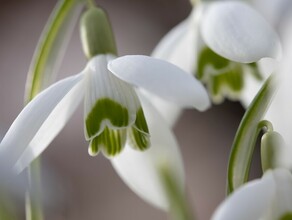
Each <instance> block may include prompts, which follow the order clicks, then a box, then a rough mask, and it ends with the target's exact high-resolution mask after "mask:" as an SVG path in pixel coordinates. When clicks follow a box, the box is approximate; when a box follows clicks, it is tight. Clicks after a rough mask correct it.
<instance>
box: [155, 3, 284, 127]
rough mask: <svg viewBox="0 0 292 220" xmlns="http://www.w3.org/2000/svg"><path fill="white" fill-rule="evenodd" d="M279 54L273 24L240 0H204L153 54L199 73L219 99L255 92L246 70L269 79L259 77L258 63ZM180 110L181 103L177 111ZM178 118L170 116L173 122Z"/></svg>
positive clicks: (159, 107) (159, 105) (213, 96)
mask: <svg viewBox="0 0 292 220" xmlns="http://www.w3.org/2000/svg"><path fill="white" fill-rule="evenodd" d="M280 54H281V46H280V41H279V39H278V36H277V34H276V33H275V32H274V30H273V29H272V27H271V26H270V25H269V24H268V23H267V22H266V21H265V20H264V19H263V18H262V17H261V16H260V15H259V14H258V13H257V12H256V11H255V10H254V9H252V8H251V7H250V6H249V5H248V4H246V3H244V2H241V1H219V2H210V3H206V4H203V3H202V4H199V5H198V6H197V7H195V8H194V9H193V10H192V12H191V14H190V16H189V17H188V18H187V19H186V20H185V21H183V22H182V23H180V24H179V25H177V26H176V27H175V28H173V29H172V30H171V31H170V32H169V33H168V34H167V35H166V36H165V37H164V38H163V39H162V40H161V41H160V43H159V44H158V45H157V47H156V48H155V50H154V52H153V56H154V57H157V58H161V59H165V60H167V61H169V62H171V63H174V64H176V65H178V66H179V67H181V68H182V69H184V70H186V71H187V72H189V73H193V74H196V76H197V77H198V78H199V79H201V80H202V81H203V82H205V83H206V84H207V87H208V88H209V91H210V93H211V95H212V98H213V101H215V102H221V101H222V100H223V97H224V96H227V97H228V98H231V99H234V98H236V99H240V98H241V95H242V94H243V95H244V93H245V92H248V96H253V95H255V94H256V92H257V91H254V92H253V94H251V91H250V90H249V89H248V88H246V90H248V91H246V90H245V87H244V86H245V77H246V76H245V75H249V76H248V77H250V78H252V80H253V81H258V80H260V79H262V78H265V76H260V74H259V72H258V68H257V66H256V64H255V63H254V62H257V61H259V60H260V59H262V58H265V57H271V58H277V57H279V55H280ZM246 73H248V74H246ZM269 73H270V71H269ZM243 75H244V76H243ZM255 79H256V80H255ZM249 81H250V80H249ZM155 105H156V106H158V109H163V108H167V107H168V108H167V109H166V110H165V111H163V110H161V111H162V112H168V109H171V108H172V107H173V105H170V104H169V103H165V102H163V101H161V100H157V101H156V102H155ZM178 112H179V109H177V108H176V112H175V113H176V114H177V115H179V113H178ZM175 119H176V117H173V118H172V119H170V120H169V122H170V124H173V121H174V120H175Z"/></svg>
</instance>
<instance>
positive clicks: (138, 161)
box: [112, 96, 184, 210]
mask: <svg viewBox="0 0 292 220" xmlns="http://www.w3.org/2000/svg"><path fill="white" fill-rule="evenodd" d="M140 97H141V99H142V105H143V110H144V112H145V116H146V119H147V122H148V126H149V129H150V134H151V144H152V146H151V147H150V149H148V150H147V151H145V152H139V151H136V150H133V149H132V148H131V147H130V146H128V145H126V147H125V149H124V151H123V152H122V153H121V154H120V155H119V156H117V157H115V158H113V159H112V164H113V166H114V168H115V170H116V171H117V173H118V174H119V175H120V177H121V178H122V179H123V180H124V181H125V182H126V184H127V185H128V186H129V187H130V188H131V189H132V190H133V191H134V192H136V193H137V194H138V195H139V196H141V197H142V198H143V199H145V200H146V201H148V202H149V203H151V204H153V205H155V206H157V207H159V208H162V209H164V210H167V209H168V207H169V203H168V200H167V195H166V194H165V192H164V190H163V185H162V184H163V183H162V182H161V180H160V177H159V173H158V169H159V166H160V165H167V166H168V167H169V168H170V169H171V170H172V171H173V174H174V175H175V177H177V178H176V179H177V180H178V181H180V185H181V187H182V188H183V186H184V172H183V163H182V159H181V154H180V151H179V149H178V146H177V142H176V140H175V138H174V135H173V134H172V132H171V130H170V129H169V127H168V126H167V125H166V123H165V121H164V120H163V119H162V118H161V116H160V115H159V114H158V113H157V112H156V110H155V108H154V107H153V106H151V105H150V103H149V102H148V100H146V99H145V98H143V97H142V96H140Z"/></svg>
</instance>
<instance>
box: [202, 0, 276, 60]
mask: <svg viewBox="0 0 292 220" xmlns="http://www.w3.org/2000/svg"><path fill="white" fill-rule="evenodd" d="M201 33H202V36H203V39H204V40H205V42H206V44H207V45H208V46H209V47H210V48H211V49H212V50H214V51H215V52H216V53H218V54H220V55H221V56H223V57H226V58H228V59H230V60H233V61H237V62H242V63H251V62H255V61H258V60H260V59H261V58H263V57H272V58H277V57H278V56H280V54H281V45H280V40H279V39H278V36H277V34H276V33H275V32H274V30H273V29H272V27H271V26H270V25H269V24H268V23H267V22H266V21H265V20H264V19H263V18H262V17H261V16H260V15H259V14H258V13H257V12H256V11H255V10H254V9H252V8H251V7H249V6H248V5H247V4H245V3H243V2H239V1H225V2H215V3H212V4H210V5H209V7H207V8H206V11H205V13H204V16H203V18H202V22H201Z"/></svg>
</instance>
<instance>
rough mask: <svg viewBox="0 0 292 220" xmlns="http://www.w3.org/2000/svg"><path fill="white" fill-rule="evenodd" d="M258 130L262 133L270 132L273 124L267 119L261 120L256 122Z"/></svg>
mask: <svg viewBox="0 0 292 220" xmlns="http://www.w3.org/2000/svg"><path fill="white" fill-rule="evenodd" d="M258 130H259V131H263V132H264V133H267V132H271V131H273V130H274V128H273V125H272V123H271V122H269V121H268V120H262V121H260V122H259V124H258Z"/></svg>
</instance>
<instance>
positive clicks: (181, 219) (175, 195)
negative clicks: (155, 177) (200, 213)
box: [159, 166, 194, 220]
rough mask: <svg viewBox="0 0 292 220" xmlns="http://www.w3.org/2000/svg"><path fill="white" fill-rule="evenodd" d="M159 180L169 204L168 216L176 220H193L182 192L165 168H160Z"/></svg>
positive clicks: (168, 170)
mask: <svg viewBox="0 0 292 220" xmlns="http://www.w3.org/2000/svg"><path fill="white" fill-rule="evenodd" d="M159 171H160V178H161V180H162V183H163V185H164V190H165V192H166V195H167V197H168V201H169V203H170V214H171V215H172V217H173V219H176V220H194V217H193V214H192V212H191V211H190V207H189V204H188V202H187V199H186V196H185V193H184V191H183V190H182V189H181V187H180V186H179V184H178V181H177V180H176V179H175V177H174V176H173V175H172V172H171V170H170V169H169V168H168V167H166V166H160V169H159Z"/></svg>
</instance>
